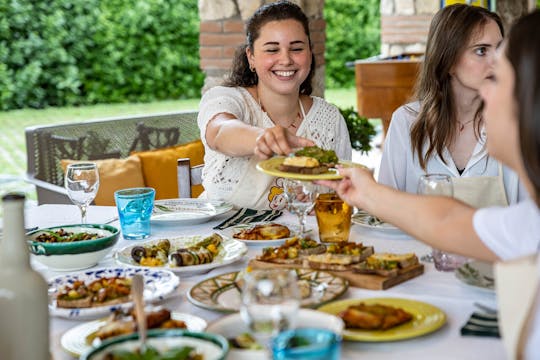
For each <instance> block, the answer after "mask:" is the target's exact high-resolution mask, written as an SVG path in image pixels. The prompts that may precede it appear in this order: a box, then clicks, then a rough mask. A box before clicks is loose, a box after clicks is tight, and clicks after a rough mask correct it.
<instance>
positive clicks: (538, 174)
mask: <svg viewBox="0 0 540 360" xmlns="http://www.w3.org/2000/svg"><path fill="white" fill-rule="evenodd" d="M480 94H481V96H482V98H483V100H484V101H485V108H484V110H483V112H484V119H485V122H486V131H487V136H488V142H487V148H488V151H489V153H490V154H491V155H492V156H494V157H496V158H497V159H498V160H499V161H501V162H502V163H504V164H505V165H507V166H509V167H510V168H512V169H513V170H514V171H515V172H516V173H517V174H518V175H519V177H520V179H521V181H522V182H523V183H524V184H525V186H526V187H527V189H528V191H529V193H530V195H531V198H530V199H527V200H524V201H522V202H520V203H518V204H515V205H512V206H509V207H492V208H483V209H478V210H477V209H474V208H472V207H470V206H468V205H466V204H464V203H462V202H460V201H457V200H454V199H451V198H447V197H436V196H418V195H413V194H409V193H404V192H401V191H398V190H395V189H392V188H390V187H387V186H385V185H381V184H377V183H376V182H375V180H374V179H373V177H372V174H371V173H370V172H368V171H365V170H363V169H360V168H343V169H340V173H341V174H342V175H343V176H344V179H343V180H341V181H339V182H332V181H320V182H318V183H319V184H322V185H326V186H328V187H331V188H333V189H334V190H336V191H337V192H338V194H339V195H340V196H341V197H342V198H343V199H344V200H345V201H346V202H348V203H349V204H353V205H355V206H358V207H360V208H362V209H364V210H366V211H368V212H370V213H372V214H373V215H375V216H378V217H380V218H381V219H383V220H384V221H387V222H389V223H392V224H394V225H396V226H398V227H399V228H401V229H403V230H405V231H406V232H407V233H409V234H411V235H413V236H414V237H416V238H417V239H419V240H421V241H423V242H425V243H427V244H430V245H432V246H433V247H436V248H439V249H441V250H444V251H448V252H452V253H458V254H461V255H465V256H470V257H475V258H478V259H483V260H488V261H496V260H510V259H515V258H518V257H521V256H525V255H530V254H534V253H538V252H539V251H540V11H538V10H537V11H535V12H533V13H532V14H529V15H527V16H525V17H523V18H522V19H520V20H519V21H518V22H517V23H516V24H515V25H514V26H513V28H512V30H511V32H510V35H509V37H508V40H507V41H505V42H504V43H503V47H502V49H500V50H499V51H498V53H497V57H496V59H495V66H494V70H493V73H492V74H490V76H489V77H488V78H487V79H486V81H485V83H484V84H483V85H482V86H481V89H480ZM534 275H535V274H531V276H534ZM529 334H530V336H529V339H528V341H527V344H526V352H525V354H526V358H530V359H533V358H534V359H537V358H538V357H539V356H540V302H538V301H537V307H536V315H535V318H534V321H533V322H532V328H530V331H529Z"/></svg>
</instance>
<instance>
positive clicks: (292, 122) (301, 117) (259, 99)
mask: <svg viewBox="0 0 540 360" xmlns="http://www.w3.org/2000/svg"><path fill="white" fill-rule="evenodd" d="M257 102H258V103H259V108H260V109H261V111H262V112H263V113H266V115H268V113H267V112H266V110H265V109H264V106H263V105H262V104H261V98H260V96H259V89H257ZM298 104H299V105H300V109H301V111H302V113H303V110H304V109H303V107H302V102H301V100H300V98H298ZM302 115H303V114H300V111H298V112H297V113H296V117H295V118H294V120H293V121H291V123H290V124H289V125H287V126H286V127H285V128H286V129H290V128H293V129H297V128H298V127H297V126H296V122H297V121H298V119H300V120H302V119H303V116H302ZM268 118H270V120H271V121H272V122H273V123H274V124H275V122H274V120H272V118H271V117H270V115H268Z"/></svg>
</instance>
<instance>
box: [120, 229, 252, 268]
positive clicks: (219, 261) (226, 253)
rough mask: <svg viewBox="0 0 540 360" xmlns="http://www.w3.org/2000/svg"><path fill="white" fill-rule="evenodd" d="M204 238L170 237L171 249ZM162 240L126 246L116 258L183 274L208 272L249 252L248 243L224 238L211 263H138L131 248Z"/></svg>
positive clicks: (127, 263)
mask: <svg viewBox="0 0 540 360" xmlns="http://www.w3.org/2000/svg"><path fill="white" fill-rule="evenodd" d="M203 238H204V237H203V236H200V235H196V236H182V237H177V238H173V239H169V241H170V243H171V250H172V251H174V250H175V249H179V248H186V247H189V246H191V245H194V244H195V243H197V242H199V241H201V240H202V239H203ZM160 240H162V239H156V240H150V241H146V242H143V243H137V244H136V245H129V246H126V247H124V248H122V249H120V250H118V251H116V252H115V254H114V258H115V260H116V262H118V263H119V264H122V265H129V266H136V267H138V268H146V269H167V270H171V271H174V272H175V273H183V274H187V273H190V274H197V273H203V272H208V271H210V270H211V269H214V268H217V267H220V266H225V265H228V264H230V263H233V262H235V261H236V260H239V259H241V258H242V257H243V256H244V255H245V254H246V253H247V246H246V244H244V243H242V242H240V241H238V240H234V239H224V240H223V242H222V243H221V245H222V249H221V250H220V252H219V253H218V255H217V256H216V257H214V260H213V261H212V262H211V263H209V264H201V265H192V266H170V265H169V264H166V265H164V266H160V267H147V266H142V265H140V264H138V263H137V262H135V260H133V258H132V257H131V249H133V247H135V246H148V245H153V244H157V243H158V242H159V241H160Z"/></svg>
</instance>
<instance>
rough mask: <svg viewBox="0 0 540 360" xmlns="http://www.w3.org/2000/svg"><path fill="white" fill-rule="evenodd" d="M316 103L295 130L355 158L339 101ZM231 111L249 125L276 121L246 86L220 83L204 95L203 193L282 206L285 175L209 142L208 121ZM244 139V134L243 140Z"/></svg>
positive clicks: (251, 203) (257, 204)
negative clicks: (259, 167)
mask: <svg viewBox="0 0 540 360" xmlns="http://www.w3.org/2000/svg"><path fill="white" fill-rule="evenodd" d="M312 99H313V105H312V106H311V109H310V110H309V112H308V113H307V114H306V116H305V118H304V119H303V121H302V123H301V124H300V126H299V127H298V129H297V132H296V135H298V136H302V137H305V138H308V139H311V140H313V141H314V142H315V143H316V145H317V146H320V147H322V148H324V149H333V150H334V151H335V152H336V154H337V156H338V157H339V158H340V159H344V160H350V159H351V157H352V148H351V143H350V140H349V132H348V130H347V125H346V123H345V120H344V119H343V116H341V114H340V113H339V110H338V109H337V107H335V106H334V105H331V104H329V103H328V102H326V101H325V100H324V99H322V98H319V97H315V96H313V97H312ZM219 113H229V114H232V115H234V116H235V117H236V118H237V119H240V120H242V121H243V122H245V123H246V124H249V125H253V126H257V127H261V128H270V127H273V126H275V125H274V123H273V122H272V120H271V119H270V118H269V117H268V115H267V114H266V113H265V112H263V111H262V110H261V108H260V106H259V104H258V102H257V101H256V100H255V99H254V98H253V96H251V94H250V93H249V92H248V91H247V90H246V89H245V88H242V87H224V86H217V87H214V88H212V89H210V90H208V91H207V92H206V93H205V94H204V96H203V97H202V99H201V103H200V106H199V116H198V124H199V129H200V131H201V139H202V142H203V144H204V147H205V156H204V164H205V166H204V170H203V186H204V188H205V193H204V194H203V195H202V196H203V197H206V198H209V199H218V200H225V201H228V202H231V203H232V204H233V205H235V206H236V207H249V208H254V209H282V208H283V207H284V206H285V199H284V197H283V195H282V193H283V187H282V181H283V179H282V178H275V177H272V176H268V175H266V174H263V173H261V172H259V171H257V169H256V168H255V165H256V164H257V162H259V161H260V160H259V159H258V158H256V157H255V156H244V157H232V156H227V155H224V154H223V153H220V152H217V151H214V150H212V149H210V148H209V147H208V144H207V142H206V126H207V124H208V122H209V121H210V119H212V118H213V117H214V116H215V115H216V114H219ZM238 141H242V139H238Z"/></svg>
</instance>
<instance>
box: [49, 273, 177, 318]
mask: <svg viewBox="0 0 540 360" xmlns="http://www.w3.org/2000/svg"><path fill="white" fill-rule="evenodd" d="M135 274H139V275H142V276H143V277H144V300H145V301H146V302H156V301H160V300H163V299H165V298H166V297H169V296H171V295H172V294H173V293H174V291H175V290H176V289H177V288H178V285H179V284H180V279H179V278H178V277H177V276H176V275H175V274H173V273H172V272H170V271H167V270H158V269H155V270H154V269H137V268H103V269H97V270H88V271H81V272H78V273H74V274H68V275H61V276H57V277H54V278H52V279H49V281H48V283H49V295H50V296H52V297H53V298H54V297H55V295H56V294H57V293H58V291H60V290H61V289H62V288H64V287H65V286H71V285H72V284H73V282H75V281H76V280H80V281H84V282H85V283H90V282H92V281H94V280H97V279H100V278H104V277H127V278H130V277H133V275H135ZM131 306H132V302H131V301H129V302H125V303H123V304H115V305H110V306H98V307H91V308H77V309H65V308H59V307H57V306H56V301H55V300H54V299H52V301H51V302H50V303H49V313H50V314H51V315H53V316H59V317H64V318H71V319H95V318H97V317H101V316H105V315H107V314H109V313H111V312H113V311H114V310H116V309H118V308H123V309H126V308H129V307H131Z"/></svg>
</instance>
